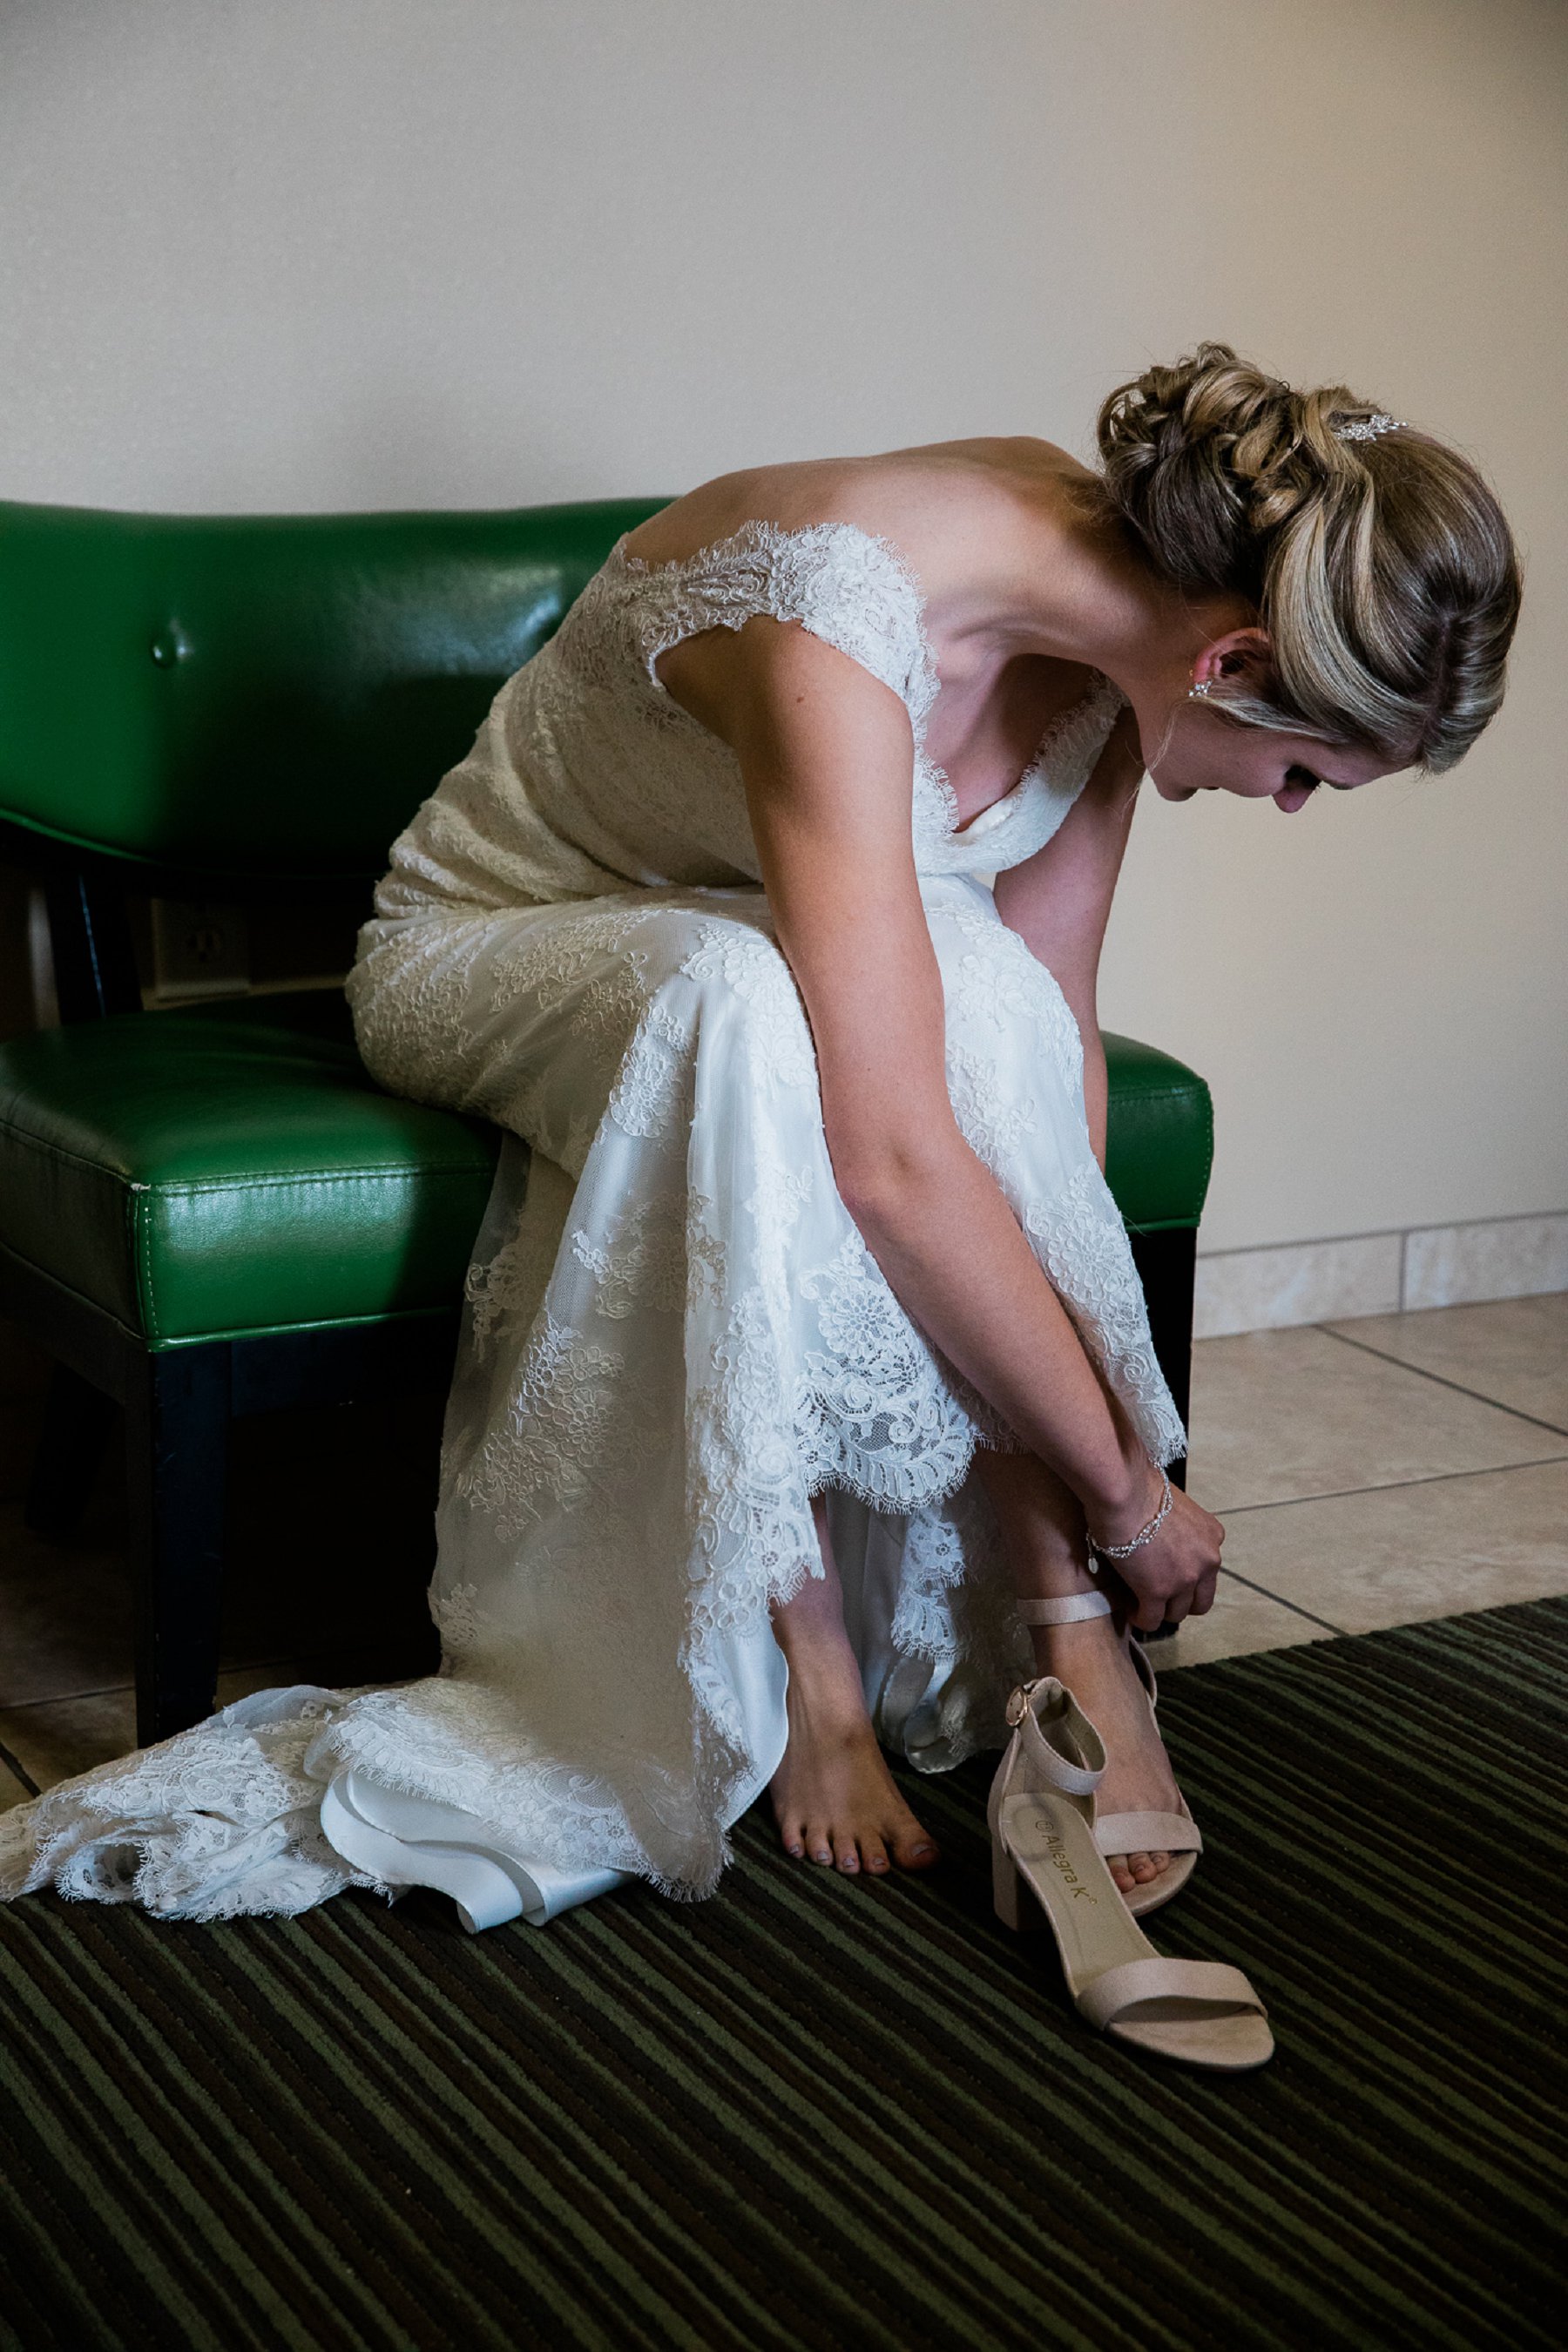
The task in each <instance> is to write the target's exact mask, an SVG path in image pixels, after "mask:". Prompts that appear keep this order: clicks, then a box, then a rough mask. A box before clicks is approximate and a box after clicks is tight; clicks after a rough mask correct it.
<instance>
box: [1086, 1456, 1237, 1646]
mask: <svg viewBox="0 0 1568 2352" xmlns="http://www.w3.org/2000/svg"><path fill="white" fill-rule="evenodd" d="M1224 1541H1225V1529H1224V1528H1223V1527H1222V1526H1221V1525H1220V1523H1219V1521H1218V1520H1217V1519H1216V1518H1215V1516H1214V1514H1213V1513H1212V1512H1211V1511H1205V1509H1204V1507H1203V1505H1202V1504H1201V1503H1194V1501H1193V1499H1192V1496H1190V1495H1184V1494H1183V1492H1182V1490H1181V1488H1180V1487H1179V1486H1173V1488H1172V1490H1171V1508H1170V1512H1169V1514H1168V1516H1167V1517H1166V1520H1165V1524H1164V1526H1163V1528H1161V1529H1160V1532H1159V1534H1158V1535H1157V1536H1155V1537H1154V1538H1153V1539H1152V1542H1149V1543H1146V1544H1145V1545H1144V1546H1143V1548H1142V1550H1141V1551H1135V1552H1134V1553H1133V1554H1132V1557H1131V1559H1118V1560H1107V1561H1106V1562H1104V1563H1103V1564H1102V1565H1100V1580H1101V1581H1102V1582H1103V1583H1106V1584H1109V1583H1110V1580H1111V1579H1112V1577H1114V1578H1115V1579H1116V1580H1118V1581H1119V1582H1121V1584H1122V1585H1123V1586H1124V1587H1125V1588H1126V1591H1127V1592H1128V1595H1129V1597H1130V1600H1131V1608H1130V1610H1129V1612H1128V1613H1129V1615H1130V1616H1131V1620H1132V1622H1133V1624H1134V1625H1136V1626H1138V1627H1139V1628H1140V1629H1141V1630H1142V1632H1143V1633H1153V1632H1154V1631H1155V1629H1156V1627H1158V1626H1160V1625H1163V1624H1167V1623H1169V1624H1173V1625H1179V1624H1180V1623H1181V1622H1182V1620H1183V1618H1184V1617H1187V1616H1193V1617H1202V1616H1204V1615H1205V1613H1206V1612H1207V1611H1209V1610H1210V1609H1212V1608H1213V1606H1214V1595H1215V1584H1216V1583H1217V1582H1218V1580H1219V1567H1220V1560H1219V1552H1220V1546H1221V1545H1222V1544H1223V1543H1224Z"/></svg>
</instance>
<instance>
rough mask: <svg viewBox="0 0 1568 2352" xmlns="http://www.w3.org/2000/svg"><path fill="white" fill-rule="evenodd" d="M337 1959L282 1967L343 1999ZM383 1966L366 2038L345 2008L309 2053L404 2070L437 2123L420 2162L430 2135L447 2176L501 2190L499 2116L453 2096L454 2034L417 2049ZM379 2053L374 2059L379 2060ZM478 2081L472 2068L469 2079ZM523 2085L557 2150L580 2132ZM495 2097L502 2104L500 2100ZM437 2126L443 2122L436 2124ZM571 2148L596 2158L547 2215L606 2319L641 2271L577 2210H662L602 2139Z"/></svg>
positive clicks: (339, 2062)
mask: <svg viewBox="0 0 1568 2352" xmlns="http://www.w3.org/2000/svg"><path fill="white" fill-rule="evenodd" d="M339 1957H340V1956H339V1955H338V1954H336V1953H328V1952H323V1951H322V1950H321V1948H318V1949H317V1950H316V1951H315V1953H313V1954H312V1956H311V1958H312V1961H313V1963H314V1965H312V1966H310V1967H309V1968H307V1969H304V1970H303V1971H300V1969H298V1966H297V1965H295V1966H289V1967H288V1973H289V1975H290V1976H295V1975H300V1976H301V1978H302V1981H301V1984H300V1992H301V1994H302V1995H303V1996H305V1997H307V1998H308V1996H309V1994H310V1991H311V1990H313V1989H315V1987H316V1986H317V1985H318V1983H319V1981H320V1979H321V1975H322V1973H323V1969H324V1972H325V1977H326V1981H327V1983H328V1985H329V1986H334V1985H335V1987H336V1989H337V1990H339V1991H340V1992H342V1994H343V1995H344V1996H345V1997H347V1998H352V1996H353V1991H354V1985H353V1979H352V1977H350V1976H348V1975H347V1974H346V1973H340V1969H339V1966H338V1962H339ZM290 1958H291V1959H292V1956H290ZM286 1965H287V1964H286ZM388 1974H389V1972H388V1971H386V1970H385V1969H384V1966H383V1970H382V1977H381V1983H380V1985H379V1988H378V1995H379V2000H378V2006H377V2007H376V2008H375V2009H374V2011H370V2012H368V2013H369V2014H370V2015H372V2016H373V2017H374V2037H373V2038H372V2039H370V2040H369V2041H366V2040H364V2039H363V2038H362V2037H361V2036H360V2035H359V2034H357V2033H356V2032H355V2031H354V2021H353V2015H352V2011H351V2012H350V2014H349V2017H348V2019H347V2021H346V2024H342V2023H335V2024H334V2025H333V2026H332V2029H331V2033H330V2035H329V2036H328V2037H327V2038H326V2039H324V2040H323V2041H322V2042H321V2044H320V2047H319V2049H318V2050H317V2052H316V2053H315V2055H316V2056H317V2057H318V2058H319V2059H320V2061H321V2063H325V2064H329V2065H333V2066H336V2067H337V2068H338V2069H339V2070H340V2071H342V2067H343V2063H344V2052H345V2049H346V2050H347V2051H348V2052H349V2053H350V2054H351V2055H352V2056H353V2057H354V2058H356V2059H363V2061H364V2062H365V2066H366V2073H367V2074H369V2073H371V2072H376V2073H380V2074H383V2075H384V2077H385V2080H384V2084H383V2086H382V2095H386V2093H387V2092H389V2091H390V2090H392V2089H393V2088H394V2087H395V2086H396V2085H398V2084H405V2083H406V2082H407V2080H408V2079H409V2078H410V2075H412V2077H413V2078H414V2079H415V2080H416V2081H417V2082H418V2084H420V2086H421V2087H422V2088H423V2089H425V2090H426V2092H427V2093H428V2094H429V2096H430V2100H431V2103H432V2104H431V2109H430V2111H429V2116H432V2117H434V2118H435V2123H436V2128H434V2129H432V2128H431V2125H430V2122H429V2120H428V2119H427V2123H426V2150H425V2154H426V2165H427V2168H429V2169H431V2171H432V2174H434V2168H433V2167H431V2166H430V2163H429V2159H430V2156H431V2154H432V2152H433V2148H434V2143H435V2141H436V2139H437V2137H440V2139H441V2141H442V2153H443V2157H444V2159H445V2169H446V2170H447V2173H448V2174H449V2176H450V2177H451V2178H453V2179H456V2180H457V2181H458V2182H459V2183H461V2182H462V2181H463V2179H464V2175H465V2173H467V2174H468V2176H469V2179H470V2182H471V2179H472V2176H473V2175H474V2174H475V2173H476V2172H477V2173H478V2174H479V2177H480V2178H481V2179H486V2180H488V2181H489V2183H490V2185H491V2186H493V2187H494V2188H495V2189H498V2190H499V2189H505V2188H506V2187H508V2186H509V2185H510V2183H509V2173H510V2171H513V2170H515V2168H516V2165H517V2154H516V2149H515V2146H513V2145H512V2144H510V2142H509V2141H508V2140H507V2138H506V2137H505V2136H504V2133H503V2130H502V2128H501V2126H502V2124H503V2123H504V2122H505V2120H506V2118H505V2116H500V2117H498V2116H495V2115H493V2114H491V2113H489V2112H487V2103H486V2102H485V2101H484V2100H483V2099H481V2098H479V2097H474V2096H468V2097H464V2096H459V2095H457V2094H456V2092H455V2090H454V2086H453V2084H451V2082H450V2081H449V2079H448V2077H447V2072H446V2067H447V2063H448V2062H449V2060H450V2058H451V2056H452V2054H453V2052H454V2049H455V2048H459V2047H460V2046H461V2044H460V2041H459V2039H458V2037H457V2036H454V2035H449V2034H447V2033H442V2032H438V2033H437V2035H436V2037H435V2042H434V2047H433V2048H425V2047H421V2046H420V2042H421V2036H420V2033H419V2032H418V2023H419V2021H418V2018H417V2014H416V2013H410V2012H409V2011H401V2012H400V2011H399V2010H398V2009H397V2007H396V2006H395V2004H394V2003H392V2002H391V2001H389V2000H387V1998H386V1993H387V1990H388ZM422 1990H423V1997H424V2004H425V2008H426V2011H427V2012H428V2013H429V2016H430V2019H431V2021H435V2019H436V2013H437V2000H435V1999H434V1997H433V1992H432V1988H431V1987H430V1985H429V1982H428V1979H427V1978H426V1980H425V1983H424V1986H423V1989H422ZM464 2022H466V2021H464ZM464 2038H466V2039H468V2040H469V2042H470V2043H471V2042H472V2041H473V2037H472V2036H471V2035H469V2036H467V2037H464ZM378 2043H379V2044H381V2045H383V2047H382V2049H380V2050H378V2048H377V2046H376V2045H377V2044H378ZM486 2054H487V2053H486V2051H485V2049H484V2046H483V2044H482V2043H480V2044H479V2047H478V2048H477V2049H475V2051H474V2055H475V2056H476V2058H477V2059H478V2060H479V2063H480V2064H481V2065H482V2064H483V2063H484V2059H485V2057H486ZM378 2061H380V2062H381V2063H379V2064H378ZM480 2079H482V2078H480V2077H479V2076H478V2075H476V2078H475V2080H476V2083H477V2082H478V2081H479V2080H480ZM528 2087H529V2090H530V2092H531V2101H530V2104H531V2105H532V2107H533V2108H534V2109H535V2111H536V2112H535V2115H534V2116H533V2118H532V2119H533V2120H534V2121H535V2122H536V2123H537V2124H538V2125H539V2126H541V2127H542V2129H543V2130H545V2131H546V2132H548V2133H550V2134H551V2135H552V2137H554V2139H555V2140H556V2143H557V2145H559V2146H561V2147H563V2148H564V2147H570V2146H571V2145H572V2137H573V2126H574V2123H576V2124H577V2125H578V2128H579V2135H580V2134H581V2120H582V2119H580V2118H574V2117H572V2116H568V2115H567V2114H566V2112H565V2111H564V2110H563V2108H562V2107H561V2106H559V2105H555V2104H554V2103H553V2102H552V2101H551V2100H550V2099H549V2098H548V2097H547V2096H546V2095H543V2093H542V2085H541V2084H539V2083H538V2082H537V2081H531V2082H530V2083H529V2085H528ZM500 2104H501V2105H506V2104H510V2103H506V2102H504V2101H503V2102H501V2103H500ZM586 2120H587V2121H588V2122H589V2124H590V2125H594V2124H602V2123H603V2122H604V2121H606V2120H608V2119H607V2118H605V2117H604V2116H600V2117H594V2116H589V2117H588V2118H587V2119H586ZM443 2125H444V2126H446V2128H445V2129H442V2128H440V2126H443ZM580 2152H581V2153H582V2154H584V2155H585V2156H587V2157H588V2158H591V2159H597V2161H596V2162H595V2164H594V2169H593V2173H592V2175H590V2174H589V2172H588V2171H586V2170H585V2169H584V2171H583V2172H582V2173H581V2176H580V2178H579V2179H578V2180H577V2182H576V2184H575V2186H576V2189H577V2198H576V2200H574V2201H573V2202H572V2203H570V2204H565V2205H563V2206H561V2207H560V2209H559V2210H558V2211H557V2212H556V2215H555V2218H556V2220H557V2221H558V2223H559V2225H560V2226H561V2227H562V2228H563V2230H565V2231H567V2232H568V2234H569V2235H570V2236H574V2237H581V2238H583V2239H584V2241H585V2242H588V2243H589V2244H590V2245H591V2247H592V2250H593V2252H594V2254H595V2262H596V2263H597V2265H598V2268H597V2269H596V2270H595V2271H594V2272H590V2273H586V2274H585V2277H584V2285H585V2286H586V2289H587V2291H588V2292H590V2293H594V2292H596V2291H597V2290H598V2288H599V2285H600V2273H607V2276H606V2277H605V2281H604V2284H605V2289H606V2291H607V2294H608V2301H607V2303H606V2309H605V2317H606V2320H610V2319H613V2318H614V2317H615V2316H616V2315H618V2314H621V2313H624V2311H625V2308H626V2301H627V2300H628V2299H629V2300H631V2301H632V2302H633V2303H636V2302H637V2301H639V2300H647V2299H648V2296H647V2280H646V2276H643V2277H639V2275H638V2273H637V2269H636V2268H634V2267H633V2266H632V2265H631V2264H630V2263H628V2262H627V2261H626V2259H625V2258H624V2257H623V2255H622V2254H620V2253H619V2252H617V2251H616V2247H615V2245H614V2243H613V2242H612V2238H611V2236H610V2235H609V2234H607V2233H605V2231H595V2230H593V2229H591V2228H589V2226H588V2224H587V2220H586V2216H587V2213H588V2212H589V2211H590V2210H592V2206H593V2200H594V2199H595V2197H598V2198H600V2199H602V2200H605V2209H606V2210H608V2211H609V2212H610V2213H611V2214H614V2213H615V2212H616V2210H618V2209H620V2208H621V2207H622V2206H632V2207H636V2206H641V2207H642V2209H643V2210H644V2212H645V2215H646V2218H647V2221H648V2223H649V2225H650V2226H652V2227H654V2228H657V2227H658V2224H659V2222H660V2221H661V2219H662V2215H661V2212H660V2209H659V2207H658V2205H657V2204H656V2203H655V2202H654V2200H652V2199H651V2198H650V2197H649V2195H648V2193H647V2188H646V2186H644V2185H643V2184H640V2183H638V2182H637V2181H636V2180H635V2179H632V2178H631V2176H630V2175H629V2174H628V2173H627V2172H626V2170H625V2169H623V2168H621V2167H619V2166H617V2165H615V2164H612V2163H610V2162H608V2161H606V2160H605V2150H604V2147H603V2145H602V2141H601V2140H600V2139H599V2138H598V2137H597V2135H596V2136H595V2139H594V2140H583V2141H581V2149H580ZM529 2186H530V2188H531V2190H532V2191H533V2193H535V2194H537V2195H539V2196H541V2198H542V2199H543V2200H546V2201H547V2202H548V2201H549V2200H551V2199H552V2195H553V2190H552V2184H551V2183H550V2182H549V2181H548V2180H546V2179H543V2178H542V2177H540V2178H537V2179H531V2180H530V2183H529ZM462 2201H463V2202H464V2204H465V2206H466V2207H468V2210H469V2212H470V2217H471V2219H472V2220H473V2221H474V2222H475V2223H476V2224H477V2226H478V2227H479V2230H480V2231H481V2232H482V2233H483V2234H484V2235H485V2236H486V2237H488V2238H493V2237H494V2235H495V2233H494V2231H493V2229H492V2227H491V2225H490V2223H489V2221H488V2218H487V2217H486V2215H485V2214H484V2212H483V2210H477V2211H476V2210H474V2209H473V2206H472V2200H471V2195H470V2196H468V2197H464V2198H463V2200H462ZM496 2251H497V2252H498V2253H499V2255H500V2259H501V2260H502V2261H503V2262H504V2263H511V2262H512V2260H513V2259H514V2254H515V2248H514V2246H513V2245H512V2244H511V2243H510V2242H509V2241H508V2240H506V2239H505V2237H504V2236H502V2237H501V2238H500V2240H499V2241H498V2242H497V2243H496ZM679 2251H680V2252H681V2254H682V2255H684V2254H685V2253H686V2252H687V2249H686V2248H685V2246H684V2244H682V2245H681V2246H680V2249H679ZM645 2267H646V2266H645ZM672 2284H673V2282H672ZM652 2307H653V2309H654V2311H655V2315H658V2316H660V2317H663V2318H666V2319H668V2317H669V2316H670V2315H671V2314H670V2311H669V2308H668V2305H657V2304H656V2305H653V2306H652Z"/></svg>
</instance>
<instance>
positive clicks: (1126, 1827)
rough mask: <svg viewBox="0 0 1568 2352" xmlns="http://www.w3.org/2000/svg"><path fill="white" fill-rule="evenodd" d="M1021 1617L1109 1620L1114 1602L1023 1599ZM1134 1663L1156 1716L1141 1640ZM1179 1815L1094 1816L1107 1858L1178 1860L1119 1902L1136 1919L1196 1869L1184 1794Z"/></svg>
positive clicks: (1199, 1844) (1197, 1839) (1093, 1597)
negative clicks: (1157, 1856)
mask: <svg viewBox="0 0 1568 2352" xmlns="http://www.w3.org/2000/svg"><path fill="white" fill-rule="evenodd" d="M1018 1614H1019V1616H1020V1617H1021V1618H1022V1619H1023V1621H1024V1622H1025V1624H1026V1625H1072V1624H1076V1623H1077V1622H1078V1621H1079V1618H1082V1617H1109V1616H1110V1601H1109V1600H1108V1599H1107V1598H1106V1596H1105V1594H1104V1593H1103V1592H1075V1593H1073V1594H1071V1595H1070V1597H1069V1598H1068V1599H1067V1600H1066V1601H1019V1603H1018ZM1131 1650H1132V1663H1133V1664H1134V1666H1136V1668H1137V1670H1138V1679H1139V1680H1140V1682H1141V1683H1142V1685H1143V1688H1144V1692H1145V1694H1146V1695H1147V1697H1148V1700H1149V1712H1150V1714H1151V1715H1152V1714H1153V1713H1154V1704H1155V1700H1156V1698H1157V1696H1158V1692H1159V1686H1158V1685H1157V1684H1156V1683H1155V1680H1154V1669H1153V1667H1152V1665H1151V1664H1149V1661H1148V1658H1147V1656H1146V1655H1145V1654H1144V1650H1143V1644H1142V1642H1134V1643H1132V1644H1131ZM1176 1794H1177V1797H1178V1800H1179V1801H1180V1803H1181V1808H1182V1810H1181V1811H1180V1812H1179V1813H1101V1812H1100V1811H1098V1810H1097V1811H1096V1813H1095V1817H1094V1842H1095V1843H1096V1845H1097V1846H1098V1847H1099V1848H1100V1853H1103V1854H1105V1855H1106V1856H1107V1857H1108V1858H1109V1856H1110V1855H1111V1854H1113V1853H1168V1854H1172V1855H1173V1856H1174V1859H1173V1861H1171V1862H1169V1863H1167V1864H1166V1865H1165V1867H1164V1869H1163V1871H1162V1872H1161V1873H1160V1875H1159V1877H1158V1878H1152V1879H1151V1880H1150V1882H1149V1884H1148V1885H1147V1886H1135V1887H1134V1888H1133V1890H1132V1892H1131V1895H1123V1896H1122V1898H1121V1900H1122V1901H1123V1903H1125V1904H1126V1906H1127V1908H1128V1909H1129V1911H1131V1914H1132V1916H1133V1917H1134V1918H1135V1919H1142V1917H1144V1916H1145V1915H1146V1914H1147V1913H1148V1912H1150V1911H1157V1910H1158V1909H1159V1908H1160V1906H1161V1905H1162V1903H1168V1902H1169V1901H1170V1900H1171V1897H1172V1896H1173V1895H1179V1894H1180V1893H1181V1891H1182V1889H1183V1887H1184V1885H1186V1883H1187V1881H1188V1879H1189V1878H1190V1877H1191V1876H1192V1874H1193V1873H1194V1870H1195V1869H1196V1868H1197V1864H1198V1856H1199V1854H1200V1853H1202V1852H1203V1850H1204V1841H1203V1835H1202V1832H1200V1830H1199V1828H1198V1825H1197V1823H1196V1822H1194V1819H1193V1817H1192V1815H1191V1813H1190V1812H1189V1811H1187V1801H1186V1799H1185V1798H1184V1797H1183V1796H1182V1793H1181V1791H1180V1790H1177V1791H1176Z"/></svg>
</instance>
